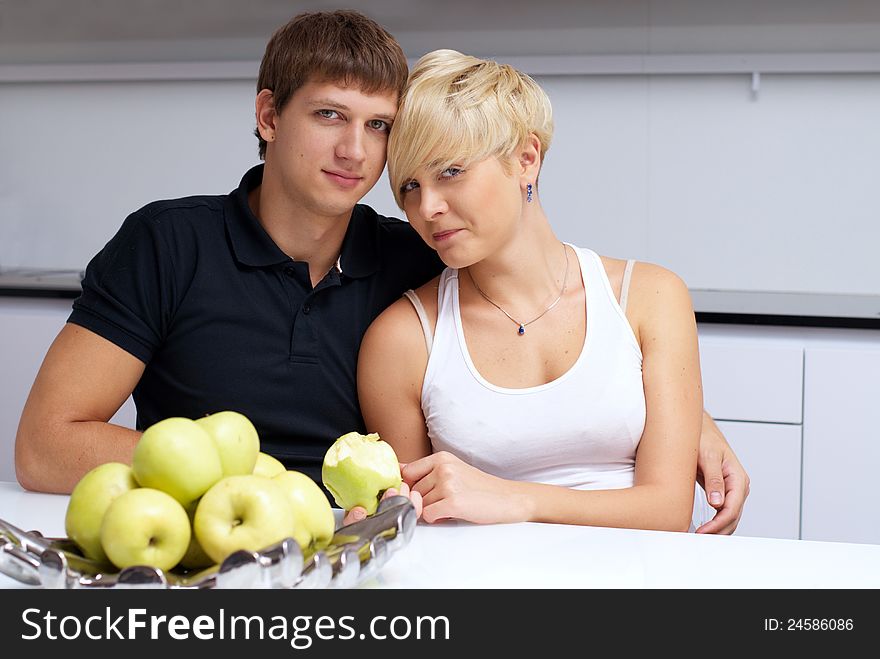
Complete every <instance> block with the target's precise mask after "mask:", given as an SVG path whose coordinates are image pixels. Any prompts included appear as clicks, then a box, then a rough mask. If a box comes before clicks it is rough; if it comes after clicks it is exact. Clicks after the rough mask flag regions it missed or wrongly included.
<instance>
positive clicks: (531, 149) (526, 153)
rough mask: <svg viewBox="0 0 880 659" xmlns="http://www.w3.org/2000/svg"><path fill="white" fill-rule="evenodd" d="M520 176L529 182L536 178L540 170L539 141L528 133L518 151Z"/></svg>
mask: <svg viewBox="0 0 880 659" xmlns="http://www.w3.org/2000/svg"><path fill="white" fill-rule="evenodd" d="M519 167H520V175H521V176H523V177H527V178H529V179H531V180H535V179H537V178H538V171H539V170H540V169H541V140H539V139H538V136H537V135H535V134H534V133H529V136H528V138H527V139H526V142H525V144H523V146H522V148H520V150H519Z"/></svg>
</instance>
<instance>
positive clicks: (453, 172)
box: [440, 167, 464, 178]
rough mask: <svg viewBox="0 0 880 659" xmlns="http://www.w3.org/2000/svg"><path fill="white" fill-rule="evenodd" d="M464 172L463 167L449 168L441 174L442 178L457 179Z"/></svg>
mask: <svg viewBox="0 0 880 659" xmlns="http://www.w3.org/2000/svg"><path fill="white" fill-rule="evenodd" d="M463 171H464V170H463V169H462V168H461V167H447V168H446V169H444V170H443V171H442V172H440V178H455V177H456V176H458V175H459V174H461V173H462V172H463Z"/></svg>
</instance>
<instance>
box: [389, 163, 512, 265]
mask: <svg viewBox="0 0 880 659" xmlns="http://www.w3.org/2000/svg"><path fill="white" fill-rule="evenodd" d="M510 164H511V166H510V167H509V168H508V169H509V170H510V171H509V172H508V171H506V170H505V168H504V166H503V165H502V163H501V161H500V160H499V159H498V158H495V157H490V158H486V159H485V160H481V161H479V162H476V163H472V164H470V165H468V166H466V167H464V166H462V167H458V166H452V167H449V168H448V169H445V170H443V171H442V172H437V171H431V172H428V171H427V170H426V169H425V168H421V169H419V170H418V171H417V172H416V174H415V176H414V177H413V178H412V179H410V180H409V182H407V183H405V184H404V186H403V190H402V197H403V210H404V212H405V213H406V217H407V219H408V220H409V221H410V224H412V226H413V228H414V229H415V230H416V231H418V233H419V235H420V236H421V237H422V239H423V240H424V241H425V242H426V243H427V244H428V245H429V246H431V247H433V248H434V249H435V250H437V253H438V254H439V255H440V258H441V259H442V260H443V262H444V263H445V264H446V265H448V266H450V267H453V268H463V267H466V266H468V265H472V264H474V263H476V262H478V261H481V260H483V259H484V258H486V257H487V256H491V255H492V254H494V253H495V252H496V251H497V250H498V249H500V248H501V247H502V246H503V245H504V244H505V243H506V242H507V240H508V239H509V238H510V237H511V236H512V235H513V233H514V232H515V230H516V228H517V226H518V225H519V219H520V215H521V213H522V205H523V197H522V192H521V190H520V180H519V177H518V176H517V175H516V173H515V168H514V167H513V166H512V165H513V162H512V161H511V163H510Z"/></svg>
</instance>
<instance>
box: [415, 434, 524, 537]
mask: <svg viewBox="0 0 880 659" xmlns="http://www.w3.org/2000/svg"><path fill="white" fill-rule="evenodd" d="M401 473H402V475H403V480H404V483H406V484H408V485H409V486H410V488H411V490H412V494H413V495H415V494H419V495H421V498H422V502H423V506H424V509H423V511H422V519H424V520H425V521H426V522H428V523H429V524H433V523H434V522H436V521H439V520H443V519H461V520H465V521H468V522H474V523H476V524H496V523H506V522H525V521H528V519H529V515H530V510H529V502H528V498H527V497H526V495H525V494H524V493H523V492H522V488H521V487H519V485H520V484H518V483H516V482H514V481H507V480H504V479H502V478H498V477H496V476H491V475H489V474H487V473H485V472H483V471H480V470H479V469H477V468H476V467H473V466H471V465H469V464H467V463H466V462H464V461H463V460H461V459H459V458H458V457H456V456H454V455H452V454H451V453H447V452H446V451H440V452H439V453H434V454H432V455H429V456H427V457H424V458H420V459H419V460H416V461H414V462H410V463H409V464H408V465H406V466H405V467H404V468H403V470H402V472H401Z"/></svg>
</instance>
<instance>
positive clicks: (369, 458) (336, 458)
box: [321, 432, 401, 515]
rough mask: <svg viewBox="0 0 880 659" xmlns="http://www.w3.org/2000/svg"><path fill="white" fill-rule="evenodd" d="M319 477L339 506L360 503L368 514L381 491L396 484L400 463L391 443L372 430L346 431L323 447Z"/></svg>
mask: <svg viewBox="0 0 880 659" xmlns="http://www.w3.org/2000/svg"><path fill="white" fill-rule="evenodd" d="M321 480H323V481H324V487H326V488H327V489H328V490H329V491H330V494H332V495H333V498H334V499H335V500H336V504H337V505H338V506H339V507H340V508H342V509H343V510H351V509H352V508H354V507H355V506H362V507H363V508H365V509H366V511H367V514H368V515H372V514H373V513H375V512H376V508H377V507H378V506H379V499H380V498H381V496H382V493H383V492H384V491H385V490H387V489H388V488H391V487H394V488H399V487H400V483H401V478H400V463H399V462H398V461H397V455H396V454H395V453H394V449H393V448H391V445H390V444H388V443H386V442H383V441H382V440H381V439H379V435H377V434H376V433H370V434H369V435H361V434H360V433H356V432H350V433H348V434H346V435H343V436H342V437H340V438H339V439H337V440H336V441H335V442H334V443H333V445H332V446H331V447H330V448H329V449H327V453H325V454H324V464H323V466H322V468H321Z"/></svg>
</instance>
